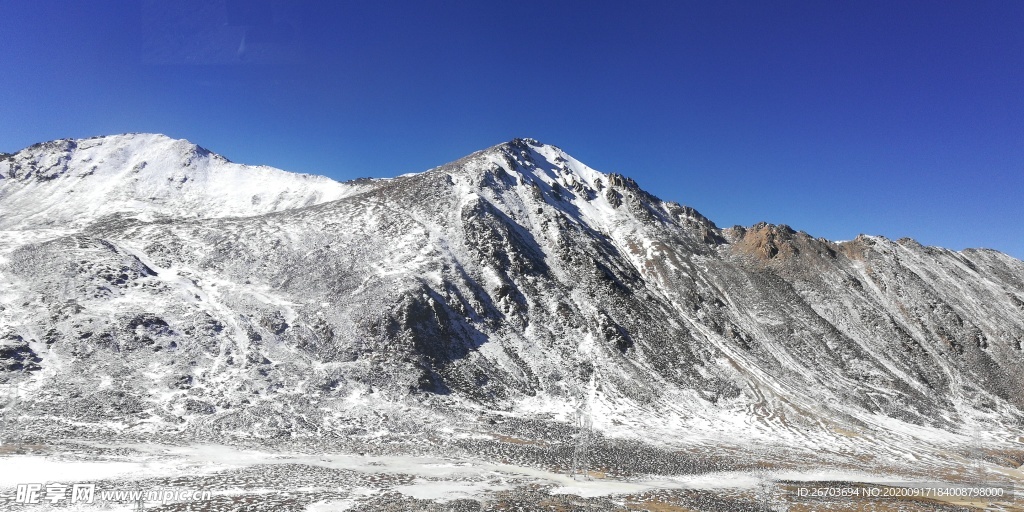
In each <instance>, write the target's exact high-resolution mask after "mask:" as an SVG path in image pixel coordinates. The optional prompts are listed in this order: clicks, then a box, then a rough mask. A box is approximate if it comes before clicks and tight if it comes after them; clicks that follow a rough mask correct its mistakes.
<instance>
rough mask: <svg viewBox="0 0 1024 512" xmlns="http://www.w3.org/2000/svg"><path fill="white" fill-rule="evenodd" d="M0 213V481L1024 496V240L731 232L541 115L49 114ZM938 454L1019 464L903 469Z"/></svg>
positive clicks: (535, 497)
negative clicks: (467, 119)
mask: <svg viewBox="0 0 1024 512" xmlns="http://www.w3.org/2000/svg"><path fill="white" fill-rule="evenodd" d="M0 211H2V212H3V215H2V216H0V384H2V386H0V392H3V393H4V394H3V396H2V397H0V405H3V409H2V411H3V417H2V419H3V420H4V424H3V425H4V426H3V430H2V431H0V434H2V438H3V444H2V445H0V456H2V457H3V458H2V459H0V495H2V493H13V494H11V496H13V497H14V498H17V492H18V486H19V485H23V484H31V483H40V484H47V483H54V482H64V483H73V482H76V481H79V480H80V482H79V483H81V482H93V483H95V484H96V488H97V490H104V489H105V490H108V491H109V490H111V489H122V490H124V489H129V488H130V489H140V488H146V489H168V488H174V489H196V490H198V489H202V490H209V491H211V492H212V493H213V496H212V497H211V498H210V499H205V500H201V501H193V502H187V503H186V502H184V501H180V500H179V501H176V502H175V503H169V502H168V503H163V504H161V503H159V502H151V503H147V508H149V509H158V510H537V509H551V510H619V509H637V510H723V511H726V510H727V511H731V510H764V509H787V508H788V509H789V510H858V509H861V510H962V509H963V507H968V508H974V509H985V508H989V509H995V510H1000V509H1001V510H1016V509H1020V504H1019V500H1020V496H1018V495H1017V489H1016V486H1018V485H1020V484H1021V482H1022V474H1021V464H1022V463H1024V412H1022V407H1024V393H1022V390H1024V262H1021V261H1019V260H1015V259H1013V258H1011V257H1009V256H1006V255H1004V254H1001V253H998V252H996V251H990V250H965V251H960V252H954V251H949V250H946V249H941V248H935V247H924V246H921V245H920V244H917V243H916V242H914V241H913V240H910V239H903V240H897V241H891V240H887V239H885V238H882V237H875V236H866V235H862V236H860V237H858V238H857V239H855V240H851V241H847V242H843V243H837V242H831V241H828V240H824V239H820V238H814V237H812V236H810V235H808V234H806V233H802V232H799V231H795V230H793V229H790V228H789V227H787V226H774V225H768V224H758V225H755V226H751V227H747V228H744V227H739V226H737V227H733V228H728V229H721V228H719V227H717V226H716V225H715V224H714V223H713V222H712V221H711V220H709V219H706V218H704V217H703V216H701V215H700V214H699V213H698V212H696V211H695V210H693V209H692V208H688V207H685V206H681V205H678V204H675V203H671V202H664V201H661V200H660V199H658V198H657V197H655V196H653V195H651V194H650V193H648V192H646V191H644V190H642V189H641V188H640V187H639V186H638V185H637V184H636V183H635V182H634V181H633V180H631V179H629V178H627V177H625V176H622V175H619V174H614V173H601V172H599V171H596V170H594V169H592V168H590V167H588V166H586V165H585V164H583V163H581V162H579V161H578V160H576V159H574V158H573V157H571V156H569V155H568V154H566V153H565V152H563V151H562V150H560V149H558V148H556V147H554V146H550V145H545V144H542V143H539V142H537V141H533V140H529V139H517V140H515V141H512V142H509V143H506V144H501V145H498V146H495V147H493V148H489V149H487V150H484V151H480V152H477V153H474V154H473V155H469V156H467V157H466V158H463V159H461V160H459V161H456V162H452V163H450V164H446V165H443V166H440V167H438V168H435V169H431V170H429V171H426V172H423V173H416V174H408V175H403V176H399V177H397V178H393V179H380V180H357V181H355V182H350V183H337V182H334V181H332V180H329V179H326V178H322V177H316V176H305V175H295V174H291V173H287V172H285V171H280V170H276V169H270V168H266V167H253V166H245V165H240V164H235V163H231V162H229V161H227V160H226V159H224V158H223V157H220V156H219V155H216V154H214V153H211V152H209V151H207V150H205V149H203V148H200V147H198V146H195V145H193V144H191V143H188V142H187V141H177V140H173V139H170V138H167V137H164V136H160V135H150V134H126V135H119V136H111V137H99V138H94V139H84V140H64V141H54V142H50V143H44V144H40V145H36V146H33V147H30V148H27V149H26V150H24V151H22V152H19V153H17V154H15V155H7V156H3V157H0ZM32 479H34V480H32ZM948 485H968V486H972V488H973V489H998V490H1000V492H1003V495H1002V496H997V497H994V498H991V499H981V498H980V497H975V498H978V499H975V500H973V501H971V500H960V499H959V498H957V496H949V495H946V494H940V495H936V494H935V493H934V492H932V494H928V491H922V490H921V489H945V488H946V487H947V486H948ZM23 489H24V488H23ZM913 489H918V490H917V491H913ZM801 493H803V494H801ZM815 493H816V494H815ZM852 493H856V494H852ZM871 493H875V494H871ZM915 493H916V494H915ZM1007 493H1010V494H1007ZM947 494H948V493H947ZM48 506H49V505H39V506H36V508H38V509H43V508H46V507H48ZM76 506H78V505H77V504H76ZM0 507H13V508H12V509H30V508H32V505H27V504H19V503H7V504H2V503H0ZM92 507H93V508H89V507H85V508H83V509H104V508H103V507H106V508H105V509H109V510H117V509H118V507H121V509H127V508H125V507H128V508H134V507H135V505H131V504H120V503H114V502H106V503H103V504H94V505H93V506H92Z"/></svg>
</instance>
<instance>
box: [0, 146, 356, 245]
mask: <svg viewBox="0 0 1024 512" xmlns="http://www.w3.org/2000/svg"><path fill="white" fill-rule="evenodd" d="M362 188H365V187H364V186H359V185H346V184H342V183H338V182H336V181H334V180H332V179H329V178H326V177H323V176H311V175H304V174H295V173H290V172H286V171H282V170H279V169H274V168H271V167H267V166H247V165H242V164H236V163H233V162H231V161H229V160H228V159H227V158H224V157H223V156H220V155H218V154H216V153H213V152H211V151H209V150H207V149H205V148H203V147H201V146H198V145H196V144H194V143H192V142H189V141H187V140H184V139H174V138H171V137H168V136H166V135H162V134H155V133H125V134H120V135H108V136H100V137H92V138H87V139H59V140H54V141H49V142H43V143H39V144H34V145H32V146H29V147H28V148H25V149H23V150H21V151H19V152H17V153H15V154H13V155H9V156H6V157H4V158H0V199H2V200H3V201H4V202H5V204H6V205H8V207H9V208H10V210H9V211H11V212H14V213H12V214H11V215H6V216H5V217H4V218H3V219H0V228H6V229H24V228H28V227H36V228H38V227H45V226H50V227H58V226H68V225H84V224H88V223H91V222H95V221H96V220H97V219H99V218H101V217H103V216H106V215H111V214H122V215H128V216H131V217H136V218H150V217H152V216H153V215H158V216H164V215H169V216H173V217H203V218H206V217H221V216H249V215H259V214H263V213H268V212H273V211H280V210H283V209H290V208H298V207H302V206H309V205H312V204H317V203H321V202H324V201H330V200H334V199H339V198H341V197H344V196H346V195H349V194H350V193H353V192H354V191H355V190H361V189H362Z"/></svg>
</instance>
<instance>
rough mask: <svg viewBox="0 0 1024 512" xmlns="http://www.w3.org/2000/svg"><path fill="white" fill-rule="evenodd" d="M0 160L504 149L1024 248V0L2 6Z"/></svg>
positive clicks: (857, 228)
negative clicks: (113, 141)
mask: <svg viewBox="0 0 1024 512" xmlns="http://www.w3.org/2000/svg"><path fill="white" fill-rule="evenodd" d="M0 12H2V13H3V15H2V16H0V39H2V41H3V43H2V45H0V70H2V74H0V151H6V152H13V151H16V150H18V149H21V148H23V147H25V146H28V145H30V144H32V143H35V142H40V141H44V140H51V139H56V138H65V137H88V136H92V135H101V134H111V133H123V132H160V133H166V134H168V135H170V136H173V137H179V138H187V139H189V140H191V141H193V142H195V143H197V144H200V145H202V146H205V147H207V148H209V149H211V150H213V151H215V152H218V153H221V154H223V155H225V156H227V157H228V158H230V159H232V160H234V161H238V162H244V163H252V164H267V165H273V166H275V167H280V168H283V169H286V170H291V171H297V172H307V173H317V174H325V175H328V176H331V177H333V178H335V179H339V180H345V179H351V178H355V177H360V176H380V177H383V176H394V175H397V174H402V173H406V172H415V171H421V170H425V169H428V168H431V167H434V166H437V165H440V164H442V163H445V162H447V161H450V160H453V159H456V158H458V157H460V156H463V155H465V154H468V153H470V152H472V151H475V150H478V149H483V148H485V147H488V146H491V145H494V144H497V143H500V142H503V141H507V140H509V139H512V138H514V137H533V138H536V139H539V140H541V141H542V142H546V143H550V144H555V145H557V146H560V147H561V148H562V149H564V150H566V151H567V152H569V153H570V154H572V155H573V156H575V157H576V158H578V159H580V160H582V161H583V162H585V163H587V164H589V165H590V166H591V167H594V168H596V169H598V170H601V171H604V172H619V173H623V174H626V175H628V176H632V177H633V178H635V179H636V180H637V181H638V182H639V183H640V185H641V186H642V187H644V188H645V189H647V190H648V191H650V192H652V193H654V194H655V195H657V196H659V197H661V198H663V199H666V200H674V201H678V202H680V203H683V204H687V205H690V206H693V207H695V208H697V209H698V210H700V211H701V212H702V213H704V214H705V215H707V216H708V217H710V218H711V219H712V220H714V221H715V222H716V223H718V224H719V225H720V226H730V225H733V224H743V225H749V224H753V223H755V222H759V221H768V222H773V223H785V224H789V225H790V226H792V227H794V228H795V229H801V230H804V231H807V232H808V233H810V234H812V235H814V236H824V237H826V238H831V239H851V238H853V237H855V236H856V235H857V234H858V233H869V234H878V235H884V236H887V237H889V238H893V239H895V238H899V237H903V236H910V237H913V238H916V239H917V240H919V241H921V242H922V243H925V244H929V245H941V246H945V247H950V248H953V249H961V248H964V247H991V248H995V249H999V250H1002V251H1005V252H1008V253H1009V254H1012V255H1014V256H1016V257H1018V258H1024V225H1022V221H1024V199H1022V194H1024V2H1022V1H1020V0H1012V1H961V2H948V1H941V0H928V1H903V0H900V1H893V0H884V1H856V2H841V1H821V0H814V1H807V2H788V1H771V2H763V1H750V2H730V1H707V2H685V1H666V2H655V1H640V2H603V1H586V2H554V1H545V2H525V1H522V2H521V1H516V2H490V1H482V2H432V1H408V2H376V1H360V2H340V1H338V2H334V1H332V2H324V3H323V4H319V3H314V2H302V1H299V2H295V1H292V2H287V1H280V2H277V1H271V2H266V1H263V2H244V1H241V0H222V1H220V2H216V1H213V2H209V1H195V0H185V1H180V0H175V1H165V0H160V1H140V2H117V1H101V2H80V1H75V2H47V1H40V2H23V1H9V0H0Z"/></svg>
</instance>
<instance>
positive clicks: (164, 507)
mask: <svg viewBox="0 0 1024 512" xmlns="http://www.w3.org/2000/svg"><path fill="white" fill-rule="evenodd" d="M515 441H516V442H498V443H496V446H498V447H501V446H502V445H511V446H510V448H511V450H514V449H515V447H516V446H521V443H522V441H523V440H515ZM401 451H402V450H400V449H399V450H388V449H384V450H379V451H378V452H377V453H366V452H363V453H360V452H354V451H353V452H349V451H344V450H339V449H336V448H332V447H331V446H325V445H317V444H314V443H299V444H294V443H288V444H286V445H283V446H271V445H267V446H265V447H262V448H261V447H260V446H259V445H258V444H255V443H240V444H239V445H235V446H229V445H224V444H199V443H197V444H181V445H179V444H160V443H140V442H128V443H123V444H122V443H116V442H109V441H96V440H85V439H77V440H76V439H66V440H62V441H59V442H55V443H52V444H45V443H43V444H24V443H17V442H15V443H8V444H5V445H3V446H2V447H0V453H2V458H0V495H2V496H3V498H5V499H4V500H3V501H2V502H0V507H2V509H3V510H26V511H29V510H32V511H35V510H50V509H54V508H55V507H59V509H61V510H110V511H117V510H138V509H139V506H140V505H139V503H138V502H137V501H129V500H128V499H127V498H126V497H125V496H128V495H122V496H121V497H120V500H117V499H113V498H112V497H111V495H109V494H106V495H104V494H103V493H104V492H106V493H110V492H112V491H118V490H127V491H138V490H143V491H147V492H152V493H157V494H159V493H162V492H164V491H179V492H180V491H188V492H193V491H194V492H197V493H198V492H203V491H207V492H208V493H207V494H206V495H204V496H203V497H202V499H196V500H192V499H168V500H167V501H166V502H164V501H162V500H161V499H149V500H144V503H143V504H142V505H143V506H144V507H145V510H161V511H175V510H181V511H184V510H207V511H227V510H296V511H301V510H306V511H333V510H367V511H369V510H396V511H398V510H439V511H440V510H467V511H468V510H524V511H528V510H708V511H734V510H790V511H798V510H901V511H903V510H922V511H924V510H1024V500H1022V496H1021V493H1020V489H1019V484H1020V482H1022V481H1024V479H1022V478H1021V473H1020V471H1019V470H1013V469H1010V468H1003V469H1000V470H992V469H988V470H985V471H984V472H982V473H979V474H971V473H970V471H965V472H963V473H955V472H949V471H945V472H936V473H933V474H930V475H929V474H924V473H921V474H912V475H908V474H897V473H887V472H884V471H877V470H871V469H869V468H865V469H864V470H857V469H855V468H852V467H850V466H849V465H837V468H836V469H822V467H820V465H818V464H817V463H815V466H814V467H808V468H803V469H799V468H798V469H782V467H781V466H782V465H772V464H768V463H760V464H757V465H756V467H754V468H751V469H746V470H726V471H706V472H705V471H695V472H692V473H678V474H636V475H628V476H613V475H609V474H608V473H607V472H606V471H602V470H601V469H602V468H595V467H591V468H590V471H589V475H590V476H589V477H580V476H577V477H571V476H569V474H568V472H567V471H554V470H552V469H550V468H543V467H538V466H536V465H527V464H517V463H502V462H497V461H496V460H498V459H501V457H498V458H496V459H495V458H485V457H476V456H473V455H472V454H468V453H464V452H459V451H457V450H452V452H451V453H449V454H444V453H441V452H440V451H436V450H426V452H433V453H422V454H402V453H400V452H401ZM747 455H749V456H751V457H752V458H754V457H756V455H754V454H747ZM838 466H842V467H838ZM56 483H59V484H65V485H67V486H68V487H69V488H70V487H71V486H72V485H74V484H76V483H78V484H94V485H95V491H94V495H93V496H94V498H93V503H91V504H84V503H81V502H79V503H75V504H73V505H72V504H71V503H70V496H68V498H66V499H63V500H59V501H56V502H54V503H51V502H48V501H46V497H47V489H46V488H47V486H48V485H52V484H56ZM28 484H41V489H40V491H39V493H38V498H39V501H40V503H36V504H30V503H19V502H18V499H19V489H18V488H19V486H21V487H22V493H21V496H20V498H21V501H27V499H26V495H25V490H24V489H25V486H26V485H28ZM956 489H963V491H957V490H956ZM979 489H987V491H982V492H995V493H1002V494H1003V495H1002V496H1001V497H977V496H975V497H958V496H949V495H945V494H957V493H971V492H978V490H979ZM104 497H105V498H107V499H105V500H104V499H103V498H104ZM152 497H153V496H150V498H152Z"/></svg>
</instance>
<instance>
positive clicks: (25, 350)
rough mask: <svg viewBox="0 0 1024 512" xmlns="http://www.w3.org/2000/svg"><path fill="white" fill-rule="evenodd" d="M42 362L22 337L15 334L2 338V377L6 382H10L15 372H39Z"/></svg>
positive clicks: (0, 368)
mask: <svg viewBox="0 0 1024 512" xmlns="http://www.w3.org/2000/svg"><path fill="white" fill-rule="evenodd" d="M41 361H42V359H40V358H39V357H38V356H37V355H36V353H35V351H33V350H32V348H31V347H29V345H28V342H27V341H25V340H24V339H23V338H22V337H21V336H18V335H17V334H13V333H7V334H5V335H3V336H0V375H2V376H3V378H4V381H9V380H10V378H11V376H12V375H11V374H13V373H15V372H33V371H36V370H39V368H40V367H39V363H40V362H41Z"/></svg>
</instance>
